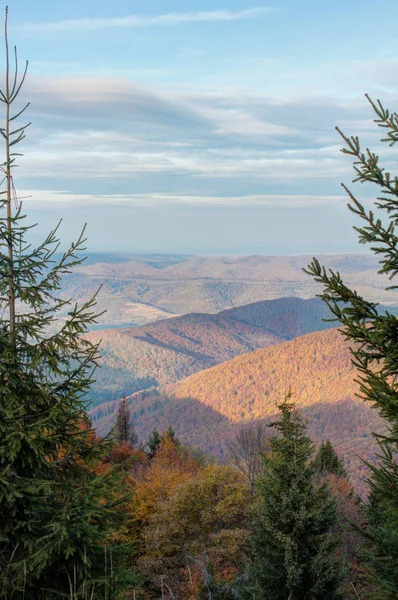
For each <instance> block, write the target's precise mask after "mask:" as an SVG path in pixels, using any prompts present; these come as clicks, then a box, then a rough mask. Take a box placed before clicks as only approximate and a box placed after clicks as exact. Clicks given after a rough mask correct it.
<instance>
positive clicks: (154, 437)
mask: <svg viewBox="0 0 398 600" xmlns="http://www.w3.org/2000/svg"><path fill="white" fill-rule="evenodd" d="M165 442H170V443H171V444H172V445H173V446H175V447H176V448H179V447H180V446H181V443H180V440H179V439H178V438H177V436H176V432H175V431H174V429H173V428H172V427H171V425H169V428H168V429H167V431H166V432H165V433H163V434H162V435H161V434H160V433H159V431H158V430H157V429H154V430H153V431H152V434H151V436H150V438H149V440H148V441H147V444H146V445H147V446H148V450H149V452H148V454H149V457H150V458H153V457H154V456H155V455H156V453H157V451H158V450H159V448H161V447H162V445H163V444H164V443H165Z"/></svg>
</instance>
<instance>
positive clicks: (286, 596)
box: [248, 397, 343, 600]
mask: <svg viewBox="0 0 398 600" xmlns="http://www.w3.org/2000/svg"><path fill="white" fill-rule="evenodd" d="M278 408H279V411H280V417H279V419H278V420H277V421H276V422H275V423H273V424H272V425H271V426H272V427H274V428H275V429H276V430H277V431H278V433H279V436H277V437H273V438H271V440H270V446H271V452H270V454H269V455H267V456H266V457H265V458H264V467H265V469H264V475H263V477H262V478H260V480H259V486H258V490H259V494H260V498H261V505H260V508H259V513H258V516H257V518H256V520H255V523H254V529H253V536H252V551H253V553H252V562H251V566H250V579H251V581H252V588H251V594H249V595H248V597H250V598H251V597H253V598H255V599H256V600H257V599H258V600H262V599H263V598H264V599H265V598H267V599H268V598H270V599H271V598H272V600H302V599H303V598H306V599H308V600H318V599H319V600H332V599H336V598H340V597H341V596H340V593H339V590H340V588H341V586H342V583H343V581H342V580H343V577H342V570H341V568H340V565H339V563H338V562H337V560H336V558H335V555H334V552H335V549H336V546H337V544H338V541H337V540H336V539H335V538H334V537H333V535H332V533H331V530H332V528H333V525H334V524H335V522H336V514H337V505H336V501H335V500H334V499H332V498H331V497H330V494H329V491H328V488H327V485H326V484H323V485H321V486H319V487H317V486H316V484H315V483H314V476H315V474H316V471H315V467H314V464H313V462H312V461H311V458H312V454H313V451H314V445H313V443H312V441H311V440H310V438H308V437H307V435H306V423H305V422H304V421H303V419H302V418H301V417H300V415H299V413H298V411H297V408H296V407H295V405H294V404H293V403H292V402H291V401H290V398H289V397H287V398H286V399H285V401H284V402H283V403H282V404H280V405H279V407H278Z"/></svg>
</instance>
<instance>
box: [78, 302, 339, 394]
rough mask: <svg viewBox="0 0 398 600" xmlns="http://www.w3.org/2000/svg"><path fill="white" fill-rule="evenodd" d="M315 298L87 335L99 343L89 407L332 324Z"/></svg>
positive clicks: (266, 304) (265, 303) (195, 314)
mask: <svg viewBox="0 0 398 600" xmlns="http://www.w3.org/2000/svg"><path fill="white" fill-rule="evenodd" d="M327 318H330V313H329V311H328V308H327V307H326V306H325V304H324V303H323V302H321V301H320V300H318V299H315V298H311V299H308V300H302V299H300V298H280V299H278V300H265V301H262V302H256V303H253V304H249V305H246V306H242V307H237V308H233V309H229V310H225V311H222V312H220V313H218V314H216V315H212V314H200V313H193V314H188V315H183V316H181V317H174V318H169V319H165V320H162V321H157V322H155V323H150V324H148V325H144V326H142V327H138V328H124V329H121V328H120V329H118V328H117V329H106V330H97V331H92V332H90V333H89V334H88V335H87V337H88V338H89V339H90V340H91V341H92V342H94V343H97V342H99V341H100V340H101V346H100V348H101V354H102V360H101V363H100V364H101V368H100V369H98V370H97V371H96V383H95V385H94V386H93V388H92V390H91V396H90V397H91V400H92V402H93V403H94V404H98V403H102V402H105V401H109V400H114V399H117V398H120V397H121V396H122V395H123V394H125V395H129V394H131V393H133V392H135V391H139V390H143V389H146V388H149V387H154V386H159V385H162V384H168V383H173V382H175V381H177V380H179V379H183V378H184V377H187V376H189V375H192V374H193V373H197V372H198V371H202V370H204V369H208V368H209V367H212V366H214V365H217V364H219V363H222V362H224V361H227V360H229V359H231V358H234V357H235V356H238V355H240V354H244V353H247V352H252V351H253V350H257V349H259V348H265V347H268V346H273V345H275V344H279V343H281V342H284V341H286V340H290V339H292V338H294V337H297V336H300V335H303V334H305V333H309V332H312V331H317V330H320V329H326V328H330V327H331V326H333V324H332V323H330V322H327V321H324V320H323V319H327Z"/></svg>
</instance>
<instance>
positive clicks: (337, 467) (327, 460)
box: [314, 440, 347, 477]
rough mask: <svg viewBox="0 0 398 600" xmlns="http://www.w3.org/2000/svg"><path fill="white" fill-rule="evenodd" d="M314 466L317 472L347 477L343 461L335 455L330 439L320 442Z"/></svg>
mask: <svg viewBox="0 0 398 600" xmlns="http://www.w3.org/2000/svg"><path fill="white" fill-rule="evenodd" d="M314 467H315V469H316V471H318V473H319V474H323V475H328V474H329V473H330V474H333V475H337V477H347V473H346V470H345V469H344V466H343V463H342V462H341V460H340V459H339V457H338V456H337V453H336V451H335V449H334V448H333V446H332V444H331V442H330V440H327V441H326V442H322V444H321V445H320V447H319V450H318V452H317V453H316V455H315V458H314Z"/></svg>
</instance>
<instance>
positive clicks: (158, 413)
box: [92, 329, 382, 486]
mask: <svg viewBox="0 0 398 600" xmlns="http://www.w3.org/2000/svg"><path fill="white" fill-rule="evenodd" d="M350 358H351V357H350V351H349V348H348V346H347V344H346V342H345V340H344V338H343V337H342V335H341V334H340V333H339V331H338V330H336V329H331V330H328V331H322V332H316V333H311V334H308V335H305V336H302V337H299V338H296V339H294V340H292V341H289V342H285V343H282V344H278V345H277V346H273V347H270V348H265V349H261V350H257V351H255V352H252V353H250V354H245V355H243V356H239V357H237V358H234V359H233V360H230V361H228V362H226V363H223V364H220V365H217V366H215V367H212V368H211V369H207V370H206V371H202V372H201V373H197V374H195V375H192V376H191V377H188V378H187V379H184V380H182V381H180V382H178V383H176V384H174V385H169V386H165V387H163V388H161V389H160V390H147V391H145V392H142V393H138V394H135V395H133V396H132V397H131V398H130V403H131V406H132V409H133V415H134V419H135V421H136V424H137V428H138V430H139V433H140V435H141V436H142V437H143V438H144V439H146V438H147V436H148V435H149V433H150V432H151V430H152V429H154V428H158V429H160V430H163V429H166V428H167V427H168V426H169V425H170V424H171V425H172V426H173V427H174V428H175V429H176V431H177V433H178V435H179V436H180V437H181V438H182V439H183V440H184V441H186V442H190V443H192V444H194V445H195V446H197V447H199V448H202V449H204V450H206V451H207V452H210V453H212V454H214V455H216V456H219V457H220V456H221V457H222V456H223V455H224V454H225V444H226V442H227V440H228V439H230V438H231V436H233V435H234V434H235V432H236V430H237V428H238V427H239V426H240V425H241V424H242V423H248V422H251V421H256V420H265V421H269V419H271V420H272V418H273V417H274V415H275V413H276V406H275V403H277V402H279V401H280V400H281V399H283V398H284V396H285V394H286V393H287V392H288V391H289V390H291V392H292V394H293V398H294V400H295V401H296V402H297V404H298V406H299V407H300V408H302V409H303V410H304V412H305V414H306V415H307V416H308V418H309V419H310V425H309V427H310V431H311V433H312V434H313V435H314V436H315V438H316V439H318V440H325V439H328V438H330V439H331V441H332V443H333V444H334V445H335V446H336V448H337V450H338V451H339V453H340V454H341V455H342V456H343V458H345V462H346V466H347V468H348V470H349V471H350V472H351V473H355V477H356V480H357V486H359V485H360V484H359V483H358V482H359V479H358V476H360V475H361V474H364V473H365V469H364V467H363V465H362V462H361V460H360V458H359V456H357V454H358V455H362V456H364V457H365V458H367V459H371V458H372V456H373V455H374V452H375V445H374V442H373V440H372V438H371V436H370V432H371V431H373V430H375V429H380V428H381V427H382V423H381V420H380V419H379V418H378V417H377V414H376V412H375V411H374V410H372V409H371V408H370V406H369V405H367V404H366V403H365V402H364V401H362V400H361V399H358V398H357V397H356V393H357V392H358V385H357V384H356V383H355V381H354V379H355V376H356V372H355V370H354V368H353V366H352V364H351V360H350ZM115 404H116V403H111V404H109V405H102V406H98V407H97V408H96V409H94V410H93V411H92V417H93V419H94V421H96V423H95V425H96V426H98V429H99V430H100V431H102V432H104V431H106V430H107V429H108V428H109V427H110V426H111V423H112V419H113V416H112V410H114V408H115Z"/></svg>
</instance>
